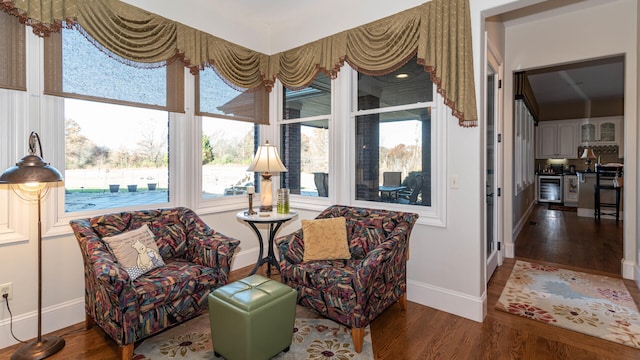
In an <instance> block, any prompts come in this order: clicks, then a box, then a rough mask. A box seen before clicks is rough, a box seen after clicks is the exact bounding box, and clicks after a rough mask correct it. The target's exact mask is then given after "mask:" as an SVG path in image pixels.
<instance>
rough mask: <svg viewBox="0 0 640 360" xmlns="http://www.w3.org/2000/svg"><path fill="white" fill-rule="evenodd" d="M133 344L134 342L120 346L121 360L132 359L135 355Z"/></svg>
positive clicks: (119, 354)
mask: <svg viewBox="0 0 640 360" xmlns="http://www.w3.org/2000/svg"><path fill="white" fill-rule="evenodd" d="M133 345H134V343H131V344H127V345H124V346H118V356H119V357H120V360H131V358H132V357H133Z"/></svg>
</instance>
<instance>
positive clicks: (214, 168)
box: [196, 68, 268, 199]
mask: <svg viewBox="0 0 640 360" xmlns="http://www.w3.org/2000/svg"><path fill="white" fill-rule="evenodd" d="M196 94H198V96H197V100H196V103H197V106H196V108H197V110H196V114H197V115H201V116H202V199H212V198H219V197H222V196H233V195H241V194H245V193H246V188H247V186H254V184H256V188H259V182H256V181H255V175H254V173H253V172H247V168H248V167H249V164H250V163H251V160H252V159H253V154H254V153H255V149H256V146H257V144H258V142H259V141H258V140H259V138H258V137H257V135H258V134H259V131H258V129H259V127H258V125H257V123H268V112H267V111H268V106H267V104H268V101H267V94H266V92H265V91H264V89H262V88H258V89H242V88H234V87H232V86H230V85H228V84H227V83H226V82H224V81H223V80H222V79H221V78H220V77H219V76H218V74H216V73H215V71H214V69H211V68H206V69H204V70H203V71H201V72H200V74H199V75H198V76H196ZM257 190H258V191H259V189H257Z"/></svg>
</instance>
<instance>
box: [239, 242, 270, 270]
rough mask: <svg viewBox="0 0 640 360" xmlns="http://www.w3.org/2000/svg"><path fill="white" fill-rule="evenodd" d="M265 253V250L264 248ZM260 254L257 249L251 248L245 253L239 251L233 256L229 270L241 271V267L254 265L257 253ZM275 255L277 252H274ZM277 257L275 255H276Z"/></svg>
mask: <svg viewBox="0 0 640 360" xmlns="http://www.w3.org/2000/svg"><path fill="white" fill-rule="evenodd" d="M274 247H275V245H274ZM274 250H275V249H274ZM264 251H265V252H267V249H266V247H265V249H264ZM259 252H260V249H259V248H251V249H249V250H246V251H240V252H237V253H235V254H234V255H233V261H232V262H231V270H232V271H233V270H238V269H242V268H243V267H247V266H250V265H255V264H256V261H258V253H259ZM276 254H277V252H276ZM266 255H267V254H263V255H262V256H266ZM276 256H277V255H276Z"/></svg>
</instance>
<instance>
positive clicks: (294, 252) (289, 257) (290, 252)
mask: <svg viewBox="0 0 640 360" xmlns="http://www.w3.org/2000/svg"><path fill="white" fill-rule="evenodd" d="M274 242H275V244H276V246H277V247H278V254H279V256H280V262H281V263H284V264H285V265H286V264H287V263H289V264H298V263H301V262H302V259H303V258H304V240H303V238H302V229H299V230H297V231H295V232H292V233H291V234H288V235H284V236H281V237H279V238H276V239H275V240H274Z"/></svg>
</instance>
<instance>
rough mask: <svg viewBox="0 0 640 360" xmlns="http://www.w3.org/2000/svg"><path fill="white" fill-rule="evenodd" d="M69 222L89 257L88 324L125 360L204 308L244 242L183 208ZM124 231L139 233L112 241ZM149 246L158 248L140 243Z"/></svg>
mask: <svg viewBox="0 0 640 360" xmlns="http://www.w3.org/2000/svg"><path fill="white" fill-rule="evenodd" d="M70 225H71V228H72V229H73V231H74V233H75V236H76V239H77V240H78V244H79V245H80V250H81V252H82V257H83V260H84V273H85V310H86V326H87V328H89V327H91V326H92V325H93V324H98V325H99V326H100V327H101V328H102V329H103V330H104V331H105V332H106V333H107V334H108V335H109V336H110V337H111V338H113V340H115V342H116V343H117V344H118V346H119V349H118V350H119V353H120V357H121V358H122V359H131V357H132V356H133V349H134V343H135V342H136V341H138V340H140V339H143V338H145V337H148V336H150V335H153V334H155V333H157V332H160V331H162V330H164V329H166V328H168V327H170V326H173V325H175V324H178V323H181V322H183V321H185V320H188V319H190V318H193V317H195V316H196V315H198V314H201V313H203V312H205V311H207V308H208V305H207V304H208V303H207V296H208V295H209V292H210V291H212V290H214V289H216V288H218V287H220V286H222V285H225V284H226V283H227V282H228V276H229V270H230V266H231V259H232V257H233V254H234V251H235V249H236V247H237V246H238V245H239V244H240V241H239V240H236V239H232V238H230V237H227V236H225V235H223V234H221V233H218V232H216V231H215V230H213V229H211V228H210V227H209V226H208V225H207V224H205V223H204V222H203V221H202V220H201V219H200V218H199V217H198V215H196V213H195V212H193V211H192V210H190V209H187V208H183V207H176V208H168V209H157V210H139V211H129V212H121V213H114V214H108V215H103V216H98V217H94V218H88V219H77V220H72V221H71V222H70ZM147 227H148V229H147ZM139 230H142V232H140V231H139ZM127 234H137V235H135V237H134V239H133V240H131V239H129V241H130V242H129V243H126V241H125V242H120V243H115V242H111V241H110V240H111V239H121V238H122V237H125V238H126V236H127ZM145 237H146V239H150V240H144V239H145ZM144 241H152V242H153V241H155V245H154V244H146V246H142V245H141V244H142V243H143V242H144ZM122 243H126V245H122V246H121V245H120V244H122ZM156 245H157V251H156V254H154V252H153V251H151V249H152V248H153V249H156V247H155V246H156ZM127 249H131V250H133V251H136V253H134V254H133V255H132V256H133V257H132V259H133V260H134V261H133V262H134V264H133V265H132V266H131V267H127V266H125V258H124V257H121V255H120V253H119V251H120V250H127ZM157 253H159V255H160V256H161V258H162V261H160V259H159V258H158V257H157ZM116 254H118V256H116ZM147 254H149V255H147ZM119 260H121V261H119ZM149 260H152V261H149ZM144 271H146V272H144ZM136 276H137V277H136ZM134 278H135V279H134Z"/></svg>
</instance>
